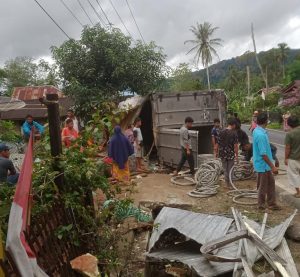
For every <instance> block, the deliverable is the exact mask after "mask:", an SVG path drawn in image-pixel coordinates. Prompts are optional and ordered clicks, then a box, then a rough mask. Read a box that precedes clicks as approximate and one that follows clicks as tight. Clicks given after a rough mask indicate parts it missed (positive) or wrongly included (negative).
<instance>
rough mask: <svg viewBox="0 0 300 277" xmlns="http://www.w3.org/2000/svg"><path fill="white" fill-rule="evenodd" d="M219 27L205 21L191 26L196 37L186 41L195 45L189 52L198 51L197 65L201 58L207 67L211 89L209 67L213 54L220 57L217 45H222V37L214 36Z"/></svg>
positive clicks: (196, 56) (208, 82)
mask: <svg viewBox="0 0 300 277" xmlns="http://www.w3.org/2000/svg"><path fill="white" fill-rule="evenodd" d="M218 29H219V27H213V26H212V24H211V23H208V22H204V23H203V24H199V23H198V22H197V25H196V26H191V28H190V31H191V32H192V33H193V34H194V36H195V39H192V40H187V41H185V42H184V43H191V44H193V45H195V46H193V47H192V48H191V49H190V50H189V51H188V53H187V54H189V53H191V52H196V55H195V60H196V63H197V65H198V64H199V61H200V59H201V62H202V65H203V66H204V67H205V68H206V75H207V85H208V90H210V80H209V70H208V67H209V65H210V64H211V63H212V59H213V56H216V57H219V56H218V53H217V50H216V49H215V47H217V46H222V40H221V39H220V38H214V37H213V36H214V33H215V32H216V30H218Z"/></svg>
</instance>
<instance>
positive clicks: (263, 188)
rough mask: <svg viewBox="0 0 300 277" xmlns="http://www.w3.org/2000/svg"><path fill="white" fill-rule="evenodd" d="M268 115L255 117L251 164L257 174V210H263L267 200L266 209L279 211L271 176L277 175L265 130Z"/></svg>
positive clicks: (261, 114) (263, 114) (273, 180)
mask: <svg viewBox="0 0 300 277" xmlns="http://www.w3.org/2000/svg"><path fill="white" fill-rule="evenodd" d="M267 124H268V115H267V114H266V113H260V114H259V115H258V116H257V127H256V128H255V129H254V131H253V164H254V169H255V171H256V172H257V174H258V178H257V189H258V208H259V209H260V210H264V209H265V208H266V206H265V203H266V200H267V203H268V208H269V209H271V210H279V209H280V207H279V206H278V205H277V204H276V194H275V179H274V175H273V174H278V169H277V168H276V167H275V165H274V160H273V157H272V151H271V146H270V140H269V136H268V133H267V130H266V127H267Z"/></svg>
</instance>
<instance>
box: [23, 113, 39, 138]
mask: <svg viewBox="0 0 300 277" xmlns="http://www.w3.org/2000/svg"><path fill="white" fill-rule="evenodd" d="M32 127H34V138H35V139H37V140H39V139H40V138H41V135H42V134H43V133H44V132H45V128H44V126H43V125H41V124H39V123H37V122H36V121H34V120H33V117H32V115H30V114H29V115H27V116H26V121H25V122H24V124H23V125H22V133H23V136H24V139H25V141H26V142H28V141H29V137H30V133H31V129H32Z"/></svg>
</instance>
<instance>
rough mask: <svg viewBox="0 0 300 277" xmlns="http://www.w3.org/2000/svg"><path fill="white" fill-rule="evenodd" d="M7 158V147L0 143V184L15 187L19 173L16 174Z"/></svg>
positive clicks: (8, 153)
mask: <svg viewBox="0 0 300 277" xmlns="http://www.w3.org/2000/svg"><path fill="white" fill-rule="evenodd" d="M9 156H10V152H9V147H8V146H7V145H6V144H4V143H0V183H9V184H11V185H15V184H16V183H17V182H18V179H19V173H17V171H16V169H15V167H14V164H13V162H12V161H11V160H10V159H9Z"/></svg>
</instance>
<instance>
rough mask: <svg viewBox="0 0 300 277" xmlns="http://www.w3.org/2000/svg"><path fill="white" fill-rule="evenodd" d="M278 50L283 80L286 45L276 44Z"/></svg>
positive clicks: (283, 43) (287, 48)
mask: <svg viewBox="0 0 300 277" xmlns="http://www.w3.org/2000/svg"><path fill="white" fill-rule="evenodd" d="M278 49H279V51H280V54H279V57H280V60H281V64H282V77H283V78H285V60H286V58H287V56H288V55H287V52H288V50H289V47H288V45H287V44H286V43H285V42H282V43H278Z"/></svg>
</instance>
